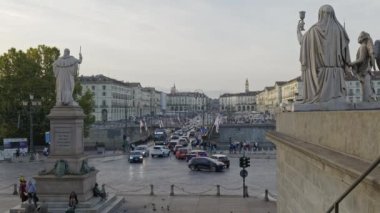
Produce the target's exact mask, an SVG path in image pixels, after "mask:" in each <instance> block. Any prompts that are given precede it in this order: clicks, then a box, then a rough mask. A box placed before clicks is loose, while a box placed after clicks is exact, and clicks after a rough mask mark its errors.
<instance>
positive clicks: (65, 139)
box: [55, 127, 71, 148]
mask: <svg viewBox="0 0 380 213" xmlns="http://www.w3.org/2000/svg"><path fill="white" fill-rule="evenodd" d="M55 139H56V143H57V144H56V148H57V147H60V148H69V147H70V140H71V128H65V127H63V128H59V129H57V130H56V131H55Z"/></svg>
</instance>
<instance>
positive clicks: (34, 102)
mask: <svg viewBox="0 0 380 213" xmlns="http://www.w3.org/2000/svg"><path fill="white" fill-rule="evenodd" d="M22 105H24V106H28V108H29V109H28V110H29V122H30V123H29V142H30V149H29V154H30V160H34V154H35V152H36V150H35V148H34V142H33V116H32V106H39V105H41V102H40V101H37V100H34V96H33V95H32V94H29V100H28V101H23V102H22Z"/></svg>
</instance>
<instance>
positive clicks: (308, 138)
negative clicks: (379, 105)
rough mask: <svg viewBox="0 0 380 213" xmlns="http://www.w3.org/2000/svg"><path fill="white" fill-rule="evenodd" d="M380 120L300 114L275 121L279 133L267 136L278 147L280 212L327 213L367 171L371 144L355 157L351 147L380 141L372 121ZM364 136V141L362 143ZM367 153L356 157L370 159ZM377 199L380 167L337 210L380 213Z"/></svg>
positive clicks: (363, 114) (363, 115)
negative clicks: (376, 139)
mask: <svg viewBox="0 0 380 213" xmlns="http://www.w3.org/2000/svg"><path fill="white" fill-rule="evenodd" d="M378 116H380V112H374V111H364V112H363V111H350V112H302V113H283V114H280V115H279V116H277V131H273V132H270V133H268V135H267V137H268V139H270V140H271V141H272V142H274V143H275V144H276V146H277V190H278V202H277V210H278V212H279V213H288V212H289V213H297V212H308V213H309V212H310V213H313V212H316V213H317V212H318V213H319V212H326V211H327V209H328V208H329V207H330V206H331V205H332V204H333V202H334V201H335V200H336V199H337V198H338V197H339V196H340V195H342V193H343V192H344V191H345V190H347V189H348V188H349V186H350V185H351V184H352V183H353V182H354V181H355V180H356V179H357V178H358V177H359V176H360V175H361V174H362V173H363V172H364V171H365V170H366V169H367V168H368V167H369V165H370V163H369V162H368V160H370V158H373V157H374V155H375V154H374V151H373V150H371V147H374V146H373V145H372V146H369V147H367V149H365V148H360V150H361V152H353V150H352V149H351V148H348V147H347V146H352V147H360V145H361V143H363V141H364V143H366V145H364V146H368V145H369V141H366V140H368V139H369V138H368V136H366V134H370V135H371V136H373V137H374V138H377V137H379V134H380V132H379V131H378V129H377V128H376V127H377V126H376V122H375V121H370V120H371V119H374V118H376V117H378ZM350 117H351V119H353V120H352V121H350V119H349V118H350ZM370 117H372V118H371V119H370ZM367 121H368V122H367ZM321 122H322V123H321ZM348 123H349V124H348ZM356 124H359V126H360V124H361V125H362V126H360V127H357V126H356ZM364 124H372V126H369V125H364ZM297 128H298V131H297V130H296V129H297ZM353 128H355V129H356V128H361V129H364V130H363V131H357V130H352V129H353ZM352 132H356V134H358V135H354V134H353V133H352ZM345 135H351V136H352V137H354V138H348V136H345ZM361 137H362V138H364V139H363V140H358V139H359V138H361ZM342 144H345V146H342ZM347 152H348V153H347ZM366 152H367V153H368V154H370V153H372V155H373V156H372V157H370V158H369V157H368V156H367V157H366V158H364V157H363V158H359V157H358V156H360V155H364V156H366V155H365V154H366ZM359 153H360V154H359ZM378 155H379V154H378ZM377 157H378V156H377ZM379 200H380V168H376V169H375V170H374V171H373V172H372V173H370V175H369V176H367V178H366V179H365V180H364V181H363V182H362V183H360V184H359V186H358V187H357V188H356V189H354V190H353V191H352V192H351V193H350V194H349V195H348V196H347V197H346V198H345V199H344V200H343V201H342V202H341V204H340V208H339V210H340V212H347V213H357V212H371V213H372V212H373V213H375V212H380V203H379V202H378V201H379Z"/></svg>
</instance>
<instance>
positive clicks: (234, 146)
mask: <svg viewBox="0 0 380 213" xmlns="http://www.w3.org/2000/svg"><path fill="white" fill-rule="evenodd" d="M258 149H259V145H258V143H257V142H255V143H253V145H251V144H250V143H247V142H242V141H240V142H235V143H233V142H230V145H229V152H230V154H236V153H237V152H239V154H241V152H242V151H249V152H250V151H256V150H258Z"/></svg>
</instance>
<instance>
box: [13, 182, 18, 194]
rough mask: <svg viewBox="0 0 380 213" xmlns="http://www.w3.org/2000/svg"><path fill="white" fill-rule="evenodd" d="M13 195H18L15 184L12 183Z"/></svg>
mask: <svg viewBox="0 0 380 213" xmlns="http://www.w3.org/2000/svg"><path fill="white" fill-rule="evenodd" d="M13 195H18V192H17V184H13Z"/></svg>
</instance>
